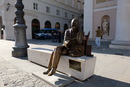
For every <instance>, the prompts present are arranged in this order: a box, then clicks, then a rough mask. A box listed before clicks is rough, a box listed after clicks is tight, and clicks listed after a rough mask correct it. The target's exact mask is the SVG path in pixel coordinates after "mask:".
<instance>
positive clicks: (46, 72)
mask: <svg viewBox="0 0 130 87" xmlns="http://www.w3.org/2000/svg"><path fill="white" fill-rule="evenodd" d="M50 71H51V69H48V70H47V71H45V72H43V74H48V73H49V72H50Z"/></svg>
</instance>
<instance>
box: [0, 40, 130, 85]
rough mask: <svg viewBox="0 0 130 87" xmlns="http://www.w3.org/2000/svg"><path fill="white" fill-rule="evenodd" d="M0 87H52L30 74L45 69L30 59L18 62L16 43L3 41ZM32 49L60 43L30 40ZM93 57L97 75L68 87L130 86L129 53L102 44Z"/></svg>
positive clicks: (50, 47)
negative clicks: (12, 53)
mask: <svg viewBox="0 0 130 87" xmlns="http://www.w3.org/2000/svg"><path fill="white" fill-rule="evenodd" d="M0 43H1V44H0V86H1V83H2V84H4V86H5V87H51V86H50V85H48V84H46V83H45V82H43V81H41V80H40V79H37V78H36V77H34V76H32V75H31V73H32V72H34V71H36V70H41V69H42V67H41V66H38V65H36V64H34V63H31V62H29V61H28V60H27V58H26V57H25V58H21V59H17V58H14V57H12V56H11V50H12V46H13V45H14V41H7V40H0ZM28 44H29V45H30V48H32V47H39V48H49V49H54V48H55V46H57V45H61V43H51V41H50V40H28ZM88 44H91V45H92V46H93V49H92V54H94V56H96V57H97V62H96V67H95V72H94V76H92V77H91V78H89V79H87V80H85V81H83V82H81V81H78V80H76V81H75V82H73V83H71V84H69V85H67V86H66V87H130V73H129V72H130V50H117V49H110V48H109V47H108V46H109V44H110V42H102V43H101V45H102V46H101V48H100V49H96V46H95V43H94V42H93V41H90V42H89V43H88Z"/></svg>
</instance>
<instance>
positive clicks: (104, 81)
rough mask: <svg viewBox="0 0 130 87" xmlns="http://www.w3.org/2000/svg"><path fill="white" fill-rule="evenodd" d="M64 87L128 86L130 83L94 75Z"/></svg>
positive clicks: (129, 86)
mask: <svg viewBox="0 0 130 87" xmlns="http://www.w3.org/2000/svg"><path fill="white" fill-rule="evenodd" d="M66 87H130V84H129V83H125V82H121V81H117V80H113V79H109V78H105V77H102V76H97V75H94V76H92V77H90V78H89V79H88V80H85V81H84V82H80V81H75V82H73V83H72V84H70V85H68V86H66Z"/></svg>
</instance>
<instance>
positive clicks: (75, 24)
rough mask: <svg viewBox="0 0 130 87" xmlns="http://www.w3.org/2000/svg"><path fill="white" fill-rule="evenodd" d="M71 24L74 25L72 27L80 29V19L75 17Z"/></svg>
mask: <svg viewBox="0 0 130 87" xmlns="http://www.w3.org/2000/svg"><path fill="white" fill-rule="evenodd" d="M71 26H72V28H73V29H74V30H78V29H79V21H78V19H73V20H72V21H71Z"/></svg>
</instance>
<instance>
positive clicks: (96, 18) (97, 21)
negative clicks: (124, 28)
mask: <svg viewBox="0 0 130 87" xmlns="http://www.w3.org/2000/svg"><path fill="white" fill-rule="evenodd" d="M104 15H108V16H109V17H110V31H109V36H108V35H106V34H105V35H104V36H103V39H114V38H115V30H116V9H111V10H104V11H97V12H94V14H93V35H92V36H93V38H95V34H96V33H95V31H96V29H97V27H98V26H101V21H102V17H103V16H104Z"/></svg>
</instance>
